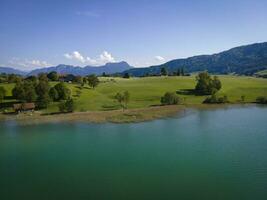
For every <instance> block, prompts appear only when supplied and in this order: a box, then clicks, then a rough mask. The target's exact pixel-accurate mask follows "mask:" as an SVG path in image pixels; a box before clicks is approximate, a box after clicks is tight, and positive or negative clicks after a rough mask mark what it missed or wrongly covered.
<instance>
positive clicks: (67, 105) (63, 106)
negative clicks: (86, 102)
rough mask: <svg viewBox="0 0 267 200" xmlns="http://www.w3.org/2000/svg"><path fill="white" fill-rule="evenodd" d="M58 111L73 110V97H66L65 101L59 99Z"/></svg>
mask: <svg viewBox="0 0 267 200" xmlns="http://www.w3.org/2000/svg"><path fill="white" fill-rule="evenodd" d="M58 108H59V111H60V112H73V111H74V101H73V99H67V100H66V101H61V102H60V103H59V104H58Z"/></svg>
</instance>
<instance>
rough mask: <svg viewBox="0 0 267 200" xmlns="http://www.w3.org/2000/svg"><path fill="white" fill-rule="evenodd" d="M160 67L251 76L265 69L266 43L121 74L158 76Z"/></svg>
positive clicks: (172, 70) (170, 69)
mask: <svg viewBox="0 0 267 200" xmlns="http://www.w3.org/2000/svg"><path fill="white" fill-rule="evenodd" d="M162 67H165V68H166V69H167V70H168V72H169V73H171V72H177V70H178V69H179V68H184V69H185V71H186V72H187V73H190V72H197V71H204V70H207V71H209V72H210V73H219V74H225V73H236V74H245V75H252V74H254V73H255V72H257V71H260V70H264V69H267V42H265V43H256V44H252V45H246V46H240V47H236V48H233V49H230V50H228V51H223V52H221V53H217V54H213V55H200V56H194V57H189V58H186V59H175V60H171V61H169V62H167V63H165V64H162V65H157V66H151V67H147V68H134V69H130V70H127V71H125V72H123V73H126V72H127V73H129V74H130V75H132V76H144V75H146V74H159V73H160V70H161V68H162Z"/></svg>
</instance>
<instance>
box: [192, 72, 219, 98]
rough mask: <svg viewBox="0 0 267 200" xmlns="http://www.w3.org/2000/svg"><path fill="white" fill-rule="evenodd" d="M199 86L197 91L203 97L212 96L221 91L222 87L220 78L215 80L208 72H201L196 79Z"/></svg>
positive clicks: (196, 88)
mask: <svg viewBox="0 0 267 200" xmlns="http://www.w3.org/2000/svg"><path fill="white" fill-rule="evenodd" d="M196 80H197V84H196V87H195V91H196V92H197V93H198V94H201V95H210V94H214V93H216V92H217V91H219V90H220V89H221V87H222V84H221V81H220V80H219V78H218V77H216V76H215V77H214V78H213V79H212V78H211V76H210V75H209V74H208V72H201V73H199V74H198V75H197V77H196Z"/></svg>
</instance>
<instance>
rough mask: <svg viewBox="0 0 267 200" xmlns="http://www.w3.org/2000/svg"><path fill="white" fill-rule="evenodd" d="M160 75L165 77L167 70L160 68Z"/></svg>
mask: <svg viewBox="0 0 267 200" xmlns="http://www.w3.org/2000/svg"><path fill="white" fill-rule="evenodd" d="M160 74H161V75H162V76H167V74H168V72H167V70H166V68H165V67H162V68H161V70H160Z"/></svg>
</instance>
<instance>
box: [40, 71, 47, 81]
mask: <svg viewBox="0 0 267 200" xmlns="http://www.w3.org/2000/svg"><path fill="white" fill-rule="evenodd" d="M38 79H39V81H46V82H48V78H47V74H45V73H40V74H38Z"/></svg>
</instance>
